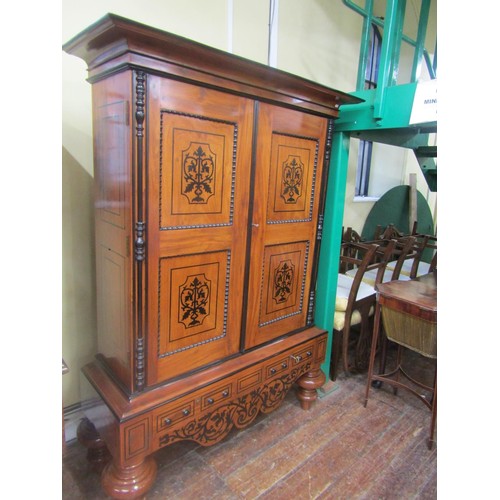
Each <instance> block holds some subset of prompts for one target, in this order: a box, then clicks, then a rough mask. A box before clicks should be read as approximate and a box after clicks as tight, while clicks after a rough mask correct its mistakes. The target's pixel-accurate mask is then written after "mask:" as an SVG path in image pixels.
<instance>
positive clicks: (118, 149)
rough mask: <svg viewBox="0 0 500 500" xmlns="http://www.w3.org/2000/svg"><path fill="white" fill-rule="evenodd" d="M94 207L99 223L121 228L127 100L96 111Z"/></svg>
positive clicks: (123, 224) (126, 165) (123, 214)
mask: <svg viewBox="0 0 500 500" xmlns="http://www.w3.org/2000/svg"><path fill="white" fill-rule="evenodd" d="M96 115H97V117H96V127H97V128H98V134H97V135H96V156H97V159H96V163H97V164H98V165H99V167H100V168H99V169H98V175H99V178H98V180H97V185H98V186H99V190H98V199H97V200H96V201H97V207H98V211H99V216H100V218H101V220H102V221H104V222H108V223H110V224H113V225H115V226H117V227H119V228H124V227H125V207H126V203H125V186H126V182H127V181H128V175H127V174H128V172H127V169H128V161H127V160H128V159H127V157H126V155H127V151H128V150H127V134H128V132H129V130H128V129H129V127H128V123H127V119H128V101H119V102H114V103H111V104H104V105H102V106H99V107H98V108H97V109H96Z"/></svg>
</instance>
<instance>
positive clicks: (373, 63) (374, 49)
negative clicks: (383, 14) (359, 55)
mask: <svg viewBox="0 0 500 500" xmlns="http://www.w3.org/2000/svg"><path fill="white" fill-rule="evenodd" d="M381 45H382V36H381V35H380V31H379V29H378V28H377V26H375V25H374V24H372V29H371V33H370V50H369V52H368V61H367V64H366V72H365V90H368V89H374V88H376V87H377V78H378V67H379V64H380V48H381ZM372 147H373V143H372V142H371V141H363V140H361V141H360V142H359V152H358V168H357V170H356V187H355V192H354V195H355V196H360V197H364V196H368V186H369V182H370V167H371V161H372Z"/></svg>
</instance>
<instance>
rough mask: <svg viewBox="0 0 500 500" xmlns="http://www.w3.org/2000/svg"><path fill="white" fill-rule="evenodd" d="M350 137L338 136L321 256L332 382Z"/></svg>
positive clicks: (318, 314) (319, 295)
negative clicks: (335, 316)
mask: <svg viewBox="0 0 500 500" xmlns="http://www.w3.org/2000/svg"><path fill="white" fill-rule="evenodd" d="M349 137H350V136H349V134H347V133H345V132H334V134H333V142H332V154H331V159H330V173H329V178H328V187H327V192H326V204H325V217H324V222H323V236H322V241H321V252H320V256H319V272H318V282H317V288H316V310H315V318H314V319H315V324H316V326H317V327H319V328H323V329H325V330H327V331H328V341H327V346H326V357H325V361H324V363H323V364H322V365H321V369H322V370H323V372H324V373H325V375H326V376H327V380H328V379H329V378H330V358H331V353H332V343H333V315H334V313H335V295H336V293H337V275H338V262H339V258H340V244H341V239H342V234H341V233H342V222H343V218H344V199H345V191H346V181H347V165H348V160H349Z"/></svg>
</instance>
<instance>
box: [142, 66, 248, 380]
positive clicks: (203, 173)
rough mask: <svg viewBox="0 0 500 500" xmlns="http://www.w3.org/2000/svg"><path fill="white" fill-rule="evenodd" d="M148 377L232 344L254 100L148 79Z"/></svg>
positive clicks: (182, 368) (237, 326)
mask: <svg viewBox="0 0 500 500" xmlns="http://www.w3.org/2000/svg"><path fill="white" fill-rule="evenodd" d="M147 96H148V97H147V99H148V109H147V117H148V119H147V130H146V132H147V137H148V140H147V144H148V153H147V176H148V182H147V189H148V194H147V196H148V217H147V221H148V223H147V228H146V235H147V252H148V255H147V265H148V320H147V321H148V349H149V353H148V362H149V365H148V375H147V383H148V384H150V385H151V384H154V383H157V382H160V381H162V380H166V379H169V378H171V377H174V376H177V375H179V374H181V373H185V372H187V371H189V370H192V369H196V368H198V367H201V366H204V365H206V364H208V363H211V362H214V361H218V360H222V359H224V358H225V357H227V356H230V355H232V354H235V353H237V352H238V351H239V348H240V334H241V327H242V303H243V287H242V283H243V282H244V278H245V257H246V249H247V230H248V200H249V185H250V172H251V157H252V154H251V148H252V127H253V107H254V105H253V101H252V100H249V99H245V98H242V97H238V96H232V95H228V94H223V93H220V92H217V91H215V90H210V89H206V88H202V87H198V86H195V85H190V84H187V83H182V82H176V81H173V80H169V79H166V78H161V77H156V76H148V84H147Z"/></svg>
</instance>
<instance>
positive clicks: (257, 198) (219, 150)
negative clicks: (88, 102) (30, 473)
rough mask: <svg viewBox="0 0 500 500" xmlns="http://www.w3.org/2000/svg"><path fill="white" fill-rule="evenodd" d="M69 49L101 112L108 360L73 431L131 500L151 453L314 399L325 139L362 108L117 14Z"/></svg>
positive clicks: (100, 237)
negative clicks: (350, 108) (345, 112)
mask: <svg viewBox="0 0 500 500" xmlns="http://www.w3.org/2000/svg"><path fill="white" fill-rule="evenodd" d="M63 48H64V50H65V51H66V52H68V53H70V54H74V55H76V56H78V57H81V58H82V59H84V60H85V61H86V63H87V65H88V74H89V80H88V81H89V82H90V83H91V84H92V102H93V134H94V169H95V176H94V177H95V231H96V271H97V304H98V305H97V307H98V310H97V317H98V351H99V352H98V354H97V356H96V359H95V361H94V362H92V363H90V364H89V365H87V366H86V367H85V368H84V373H85V375H86V377H87V378H88V380H89V381H90V383H91V384H92V385H93V387H94V388H95V389H96V391H97V393H98V394H99V396H100V398H101V400H102V403H101V404H100V405H97V406H95V407H94V408H92V409H90V410H89V415H88V417H89V418H88V420H85V421H84V422H83V423H82V425H81V427H80V430H79V437H80V440H81V441H82V442H84V443H86V444H87V445H88V446H89V453H90V451H92V452H93V458H94V459H95V461H96V462H98V461H99V460H101V461H102V462H105V461H106V459H107V457H108V456H109V454H110V455H111V457H112V460H111V462H109V464H107V465H106V467H105V468H104V471H103V476H102V483H103V487H104V489H105V491H106V493H107V494H108V495H110V496H112V497H117V498H125V497H127V498H135V497H139V496H141V495H144V493H145V492H146V491H147V490H148V489H149V488H150V487H151V485H152V483H153V481H154V478H155V473H156V466H155V462H154V459H153V458H152V457H151V454H152V453H153V452H154V451H156V450H158V449H159V448H161V447H163V446H165V445H168V444H170V443H172V442H175V441H177V440H181V439H190V440H194V441H196V442H198V443H201V444H202V445H210V444H214V443H216V442H217V441H219V440H220V439H222V438H223V437H224V436H226V435H227V434H228V432H229V431H230V430H231V429H232V428H233V427H237V428H241V427H244V426H245V425H248V424H249V423H251V422H252V421H253V420H254V418H255V417H256V416H257V414H258V413H259V412H261V411H262V412H269V411H271V410H273V409H274V408H276V406H277V405H279V404H280V402H281V401H282V400H283V398H284V397H285V395H286V393H287V391H288V390H289V389H290V388H291V387H292V386H293V385H294V384H297V387H298V392H297V395H298V398H299V401H300V402H301V405H302V407H303V408H305V409H307V408H309V407H310V405H311V403H312V402H313V401H314V400H315V398H316V389H317V388H319V387H320V386H321V385H322V384H323V383H324V381H325V376H324V374H323V373H322V372H321V370H320V364H321V362H322V361H323V360H324V355H325V349H326V332H325V331H324V330H320V329H318V328H316V327H315V326H314V321H313V319H314V299H315V283H316V273H317V262H318V255H319V247H320V243H321V226H322V216H323V215H322V214H323V205H324V193H325V189H326V182H327V173H328V165H329V154H330V146H331V135H332V130H333V121H334V119H335V118H336V117H337V116H338V111H339V106H340V105H341V104H343V103H349V102H355V99H354V98H352V97H350V96H349V95H347V94H344V93H341V92H338V91H335V90H332V89H329V88H326V87H324V86H321V85H318V84H316V83H313V82H311V81H308V80H305V79H302V78H299V77H296V76H293V75H290V74H288V73H285V72H283V71H279V70H276V69H272V68H269V67H267V66H265V65H261V64H258V63H254V62H251V61H248V60H245V59H242V58H240V57H236V56H233V55H230V54H227V53H225V52H223V51H220V50H216V49H213V48H210V47H206V46H204V45H201V44H198V43H195V42H193V41H190V40H187V39H185V38H181V37H178V36H175V35H172V34H169V33H165V32H163V31H160V30H156V29H152V28H150V27H147V26H144V25H141V24H138V23H136V22H132V21H129V20H127V19H123V18H121V17H118V16H116V15H111V14H110V15H107V16H105V17H104V18H103V19H101V20H100V21H98V22H97V23H95V24H93V25H92V26H90V27H89V28H87V29H86V30H85V31H84V32H82V33H80V34H79V35H77V36H76V37H74V38H73V39H72V40H70V41H69V42H67V43H66V44H65V45H64V47H63ZM108 450H109V454H108ZM89 456H90V455H89Z"/></svg>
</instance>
